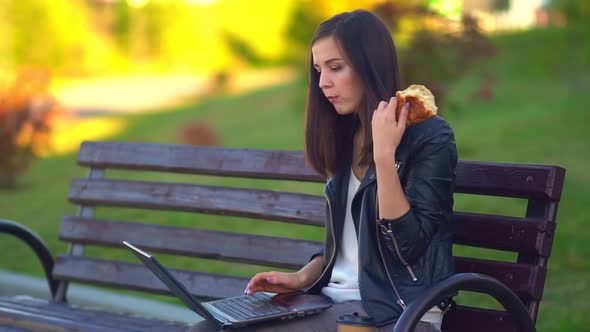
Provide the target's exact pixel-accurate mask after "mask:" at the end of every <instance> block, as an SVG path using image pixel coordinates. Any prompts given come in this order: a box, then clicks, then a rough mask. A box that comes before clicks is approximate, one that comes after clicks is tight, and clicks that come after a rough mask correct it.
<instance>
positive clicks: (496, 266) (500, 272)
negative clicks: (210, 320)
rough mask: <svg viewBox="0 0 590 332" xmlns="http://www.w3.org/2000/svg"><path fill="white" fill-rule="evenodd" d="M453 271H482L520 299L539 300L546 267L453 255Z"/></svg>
mask: <svg viewBox="0 0 590 332" xmlns="http://www.w3.org/2000/svg"><path fill="white" fill-rule="evenodd" d="M455 272H457V273H461V272H472V273H482V274H486V275H489V276H491V277H494V278H496V279H498V280H499V281H500V282H502V283H503V284H504V285H506V286H507V287H508V288H510V289H512V290H513V291H514V292H515V293H516V294H517V295H518V296H519V297H520V298H521V299H523V300H526V301H530V300H535V301H536V300H540V299H541V297H542V295H543V288H542V287H539V285H543V284H544V283H545V278H546V276H547V269H546V268H544V267H538V266H534V265H528V264H518V263H512V262H503V261H494V260H487V259H477V258H469V257H455Z"/></svg>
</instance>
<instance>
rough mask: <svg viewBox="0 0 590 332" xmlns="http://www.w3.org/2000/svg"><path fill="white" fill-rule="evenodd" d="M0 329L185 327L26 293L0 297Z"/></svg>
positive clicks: (158, 331)
mask: <svg viewBox="0 0 590 332" xmlns="http://www.w3.org/2000/svg"><path fill="white" fill-rule="evenodd" d="M0 326H1V327H0V330H2V331H4V328H5V327H8V326H11V327H15V328H21V329H25V330H27V331H96V332H103V331H104V332H118V331H137V330H143V331H146V330H149V331H154V332H164V331H166V332H174V331H178V332H180V331H185V330H186V329H187V326H186V324H183V323H173V322H168V321H163V320H157V319H149V318H142V317H136V316H132V315H130V314H125V313H117V312H112V311H103V310H97V309H88V308H82V307H78V306H76V307H72V306H69V305H67V304H63V303H60V304H57V303H53V302H48V301H47V300H43V299H35V298H30V297H0Z"/></svg>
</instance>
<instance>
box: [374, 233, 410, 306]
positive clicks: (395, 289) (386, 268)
mask: <svg viewBox="0 0 590 332" xmlns="http://www.w3.org/2000/svg"><path fill="white" fill-rule="evenodd" d="M376 232H377V246H378V247H379V253H380V254H381V261H382V263H383V267H385V272H386V273H387V277H388V278H389V282H390V283H391V287H392V288H393V291H394V292H395V295H396V296H397V304H399V306H400V307H402V311H403V310H406V303H405V302H404V300H402V297H401V296H400V295H399V292H398V291H397V288H396V287H395V283H394V282H393V278H391V273H390V272H389V268H388V267H387V264H386V262H385V256H384V255H383V249H381V236H380V235H379V230H376Z"/></svg>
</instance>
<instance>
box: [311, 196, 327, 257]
mask: <svg viewBox="0 0 590 332" xmlns="http://www.w3.org/2000/svg"><path fill="white" fill-rule="evenodd" d="M325 210H326V215H325V217H324V219H325V221H324V223H327V222H328V220H327V219H328V201H326V209H325ZM326 234H327V232H326ZM325 241H327V239H325V240H324V246H322V247H321V248H320V249H319V250H318V251H316V252H315V253H314V254H312V255H311V257H310V258H309V262H311V261H312V260H313V259H314V258H316V257H317V256H324V254H325V252H326V249H325V246H326V243H325Z"/></svg>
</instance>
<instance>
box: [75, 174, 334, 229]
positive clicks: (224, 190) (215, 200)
mask: <svg viewBox="0 0 590 332" xmlns="http://www.w3.org/2000/svg"><path fill="white" fill-rule="evenodd" d="M69 199H70V201H71V202H73V203H76V204H82V205H107V206H125V207H134V208H146V209H159V210H174V211H190V212H200V213H209V214H222V215H232V216H240V217H249V218H259V219H266V220H276V221H287V222H293V223H300V224H308V225H316V226H323V224H324V206H325V198H324V197H322V196H315V195H307V194H296V193H286V192H278V191H271V190H261V189H245V188H228V187H216V186H205V185H190V184H181V183H158V182H142V181H124V180H91V179H74V180H73V181H72V185H71V186H70V193H69Z"/></svg>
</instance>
